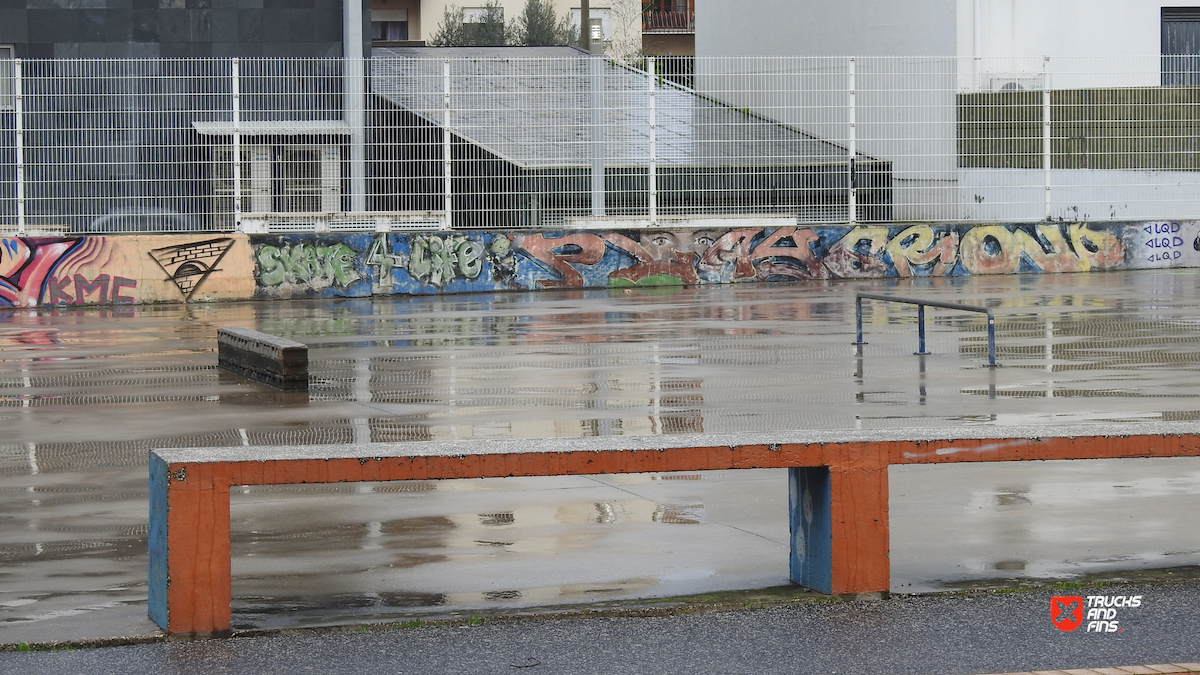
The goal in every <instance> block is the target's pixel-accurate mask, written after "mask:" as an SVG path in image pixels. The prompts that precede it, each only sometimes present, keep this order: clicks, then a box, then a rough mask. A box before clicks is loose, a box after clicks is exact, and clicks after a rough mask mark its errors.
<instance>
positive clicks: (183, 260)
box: [150, 238, 233, 300]
mask: <svg viewBox="0 0 1200 675" xmlns="http://www.w3.org/2000/svg"><path fill="white" fill-rule="evenodd" d="M231 246H233V239H229V238H221V239H207V240H205V241H197V242H193V243H190V244H179V245H178V246H164V247H163V248H156V249H152V250H151V251H150V257H151V258H153V259H154V262H156V263H158V266H159V267H161V268H162V270H163V271H164V272H166V273H167V275H168V278H170V280H171V281H173V282H174V283H175V286H176V287H177V288H179V292H180V293H182V294H183V299H184V300H190V299H191V297H192V294H193V293H195V292H196V290H197V289H198V288H200V285H201V284H203V283H204V280H205V279H207V278H208V275H210V274H212V273H213V272H216V271H217V263H219V262H221V258H223V257H225V254H226V253H228V252H229V249H230V247H231Z"/></svg>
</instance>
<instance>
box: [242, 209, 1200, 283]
mask: <svg viewBox="0 0 1200 675" xmlns="http://www.w3.org/2000/svg"><path fill="white" fill-rule="evenodd" d="M1198 234H1200V223H1191V222H1189V223H1103V224H1092V223H1040V224H1034V225H975V226H971V225H890V226H889V225H870V226H857V227H854V226H840V227H838V226H828V227H741V228H734V229H722V228H711V229H688V230H653V229H643V230H624V231H587V232H577V231H576V232H553V233H550V232H504V233H501V232H468V233H445V232H427V233H393V234H363V235H349V236H342V237H318V236H314V235H299V234H296V235H273V236H254V237H252V238H251V243H252V245H253V249H254V252H255V280H256V283H257V285H258V287H257V290H256V296H257V297H304V296H347V295H365V294H369V293H403V294H419V293H452V292H466V291H487V290H509V289H520V290H539V289H548V288H550V289H552V288H612V287H627V286H642V285H684V284H718V283H739V282H754V281H789V280H800V279H834V278H865V277H897V276H899V277H909V276H949V275H968V274H1012V273H1025V272H1083V271H1089V270H1106V269H1129V268H1144V267H1163V266H1200V240H1198V239H1197V235H1198Z"/></svg>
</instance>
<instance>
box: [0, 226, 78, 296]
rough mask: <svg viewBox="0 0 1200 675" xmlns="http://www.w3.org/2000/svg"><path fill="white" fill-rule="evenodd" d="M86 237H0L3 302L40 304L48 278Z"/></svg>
mask: <svg viewBox="0 0 1200 675" xmlns="http://www.w3.org/2000/svg"><path fill="white" fill-rule="evenodd" d="M82 241H83V240H82V239H62V238H36V237H33V238H18V237H11V238H10V237H5V238H2V239H0V306H6V307H20V306H26V307H33V306H35V305H38V304H40V302H41V300H42V296H43V295H44V293H45V291H46V286H47V280H48V279H49V278H50V275H51V273H52V272H53V271H54V269H55V267H56V266H57V265H58V264H59V262H60V261H62V259H63V258H64V257H65V256H66V255H67V254H68V253H70V252H71V251H72V250H73V249H75V248H76V247H78V246H79V245H80V243H81V242H82Z"/></svg>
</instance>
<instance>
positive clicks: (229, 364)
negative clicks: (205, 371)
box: [217, 328, 308, 391]
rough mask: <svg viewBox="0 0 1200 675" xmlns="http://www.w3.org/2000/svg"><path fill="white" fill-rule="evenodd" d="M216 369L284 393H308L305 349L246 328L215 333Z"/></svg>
mask: <svg viewBox="0 0 1200 675" xmlns="http://www.w3.org/2000/svg"><path fill="white" fill-rule="evenodd" d="M217 365H219V366H220V367H221V368H224V369H225V370H228V371H230V372H233V373H237V374H238V375H241V376H243V377H248V378H250V379H252V380H257V381H259V382H263V383H265V384H268V385H270V386H272V387H275V388H276V389H284V390H287V391H301V390H303V391H307V390H308V346H307V345H305V344H303V343H300V342H296V341H295V340H289V339H287V338H281V337H277V336H275V335H267V334H266V333H260V332H258V331H256V330H250V329H249V328H221V329H219V330H218V331H217Z"/></svg>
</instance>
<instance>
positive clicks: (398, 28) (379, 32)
mask: <svg viewBox="0 0 1200 675" xmlns="http://www.w3.org/2000/svg"><path fill="white" fill-rule="evenodd" d="M407 39H408V22H407V21H372V22H371V41H372V42H403V41H405V40H407Z"/></svg>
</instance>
